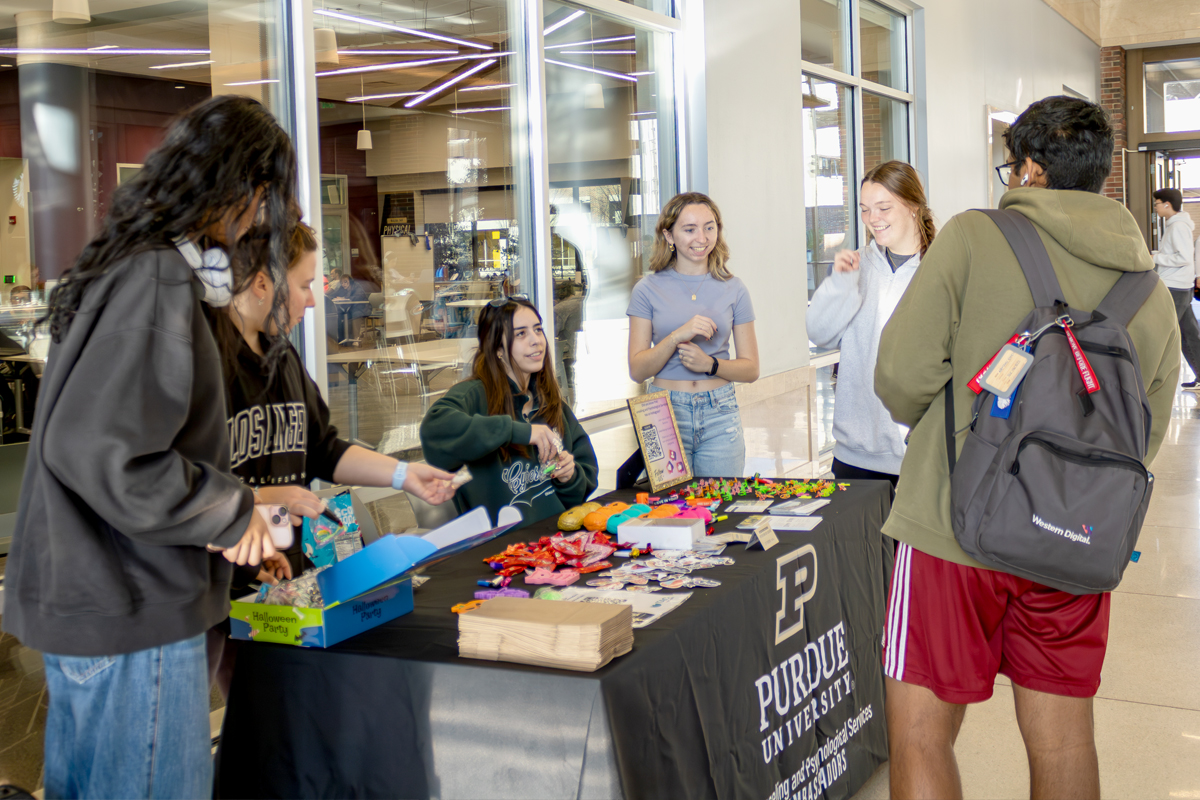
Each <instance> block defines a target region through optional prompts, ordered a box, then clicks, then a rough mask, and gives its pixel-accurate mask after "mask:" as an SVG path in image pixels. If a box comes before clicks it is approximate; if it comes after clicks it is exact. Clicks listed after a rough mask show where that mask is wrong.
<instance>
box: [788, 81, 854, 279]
mask: <svg viewBox="0 0 1200 800" xmlns="http://www.w3.org/2000/svg"><path fill="white" fill-rule="evenodd" d="M852 96H853V93H852V91H851V90H850V89H849V88H848V87H846V86H839V85H838V84H836V83H833V82H831V81H825V80H821V79H820V78H814V77H812V76H809V75H806V76H805V77H804V125H803V143H802V146H803V147H804V155H805V163H806V165H807V169H806V171H805V176H804V213H805V219H804V223H805V224H804V227H805V231H806V234H807V242H806V249H807V253H808V289H809V296H810V297H811V296H812V293H813V292H815V291H816V290H817V286H819V285H820V283H821V281H822V280H824V278H825V276H826V275H828V274H829V269H830V267H832V266H833V255H834V253H836V252H837V251H838V250H847V249H848V250H854V249H857V248H858V224H857V221H856V220H857V216H856V215H855V213H854V211H853V208H852V206H853V204H854V203H856V202H857V201H856V199H855V188H856V184H857V182H856V180H855V177H854V176H855V168H854V163H855V161H854V132H853V130H852V128H851V121H852V118H851V107H852V102H853V100H852Z"/></svg>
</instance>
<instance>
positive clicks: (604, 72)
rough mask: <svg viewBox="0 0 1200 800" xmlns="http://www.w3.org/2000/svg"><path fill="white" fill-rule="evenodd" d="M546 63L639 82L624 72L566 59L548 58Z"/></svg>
mask: <svg viewBox="0 0 1200 800" xmlns="http://www.w3.org/2000/svg"><path fill="white" fill-rule="evenodd" d="M546 63H547V64H553V65H555V66H556V67H569V68H570V69H578V70H583V71H584V72H592V73H595V74H596V75H603V76H605V77H606V78H616V79H618V80H622V81H629V82H631V83H637V78H635V77H633V76H632V75H626V74H625V73H624V72H612V71H611V70H607V69H599V68H597V67H585V66H583V65H582V64H571V63H568V62H566V61H555V60H554V59H552V58H547V59H546Z"/></svg>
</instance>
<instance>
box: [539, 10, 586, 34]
mask: <svg viewBox="0 0 1200 800" xmlns="http://www.w3.org/2000/svg"><path fill="white" fill-rule="evenodd" d="M582 16H583V12H582V11H576V12H575V13H574V14H568V15H567V16H565V17H563V18H562V19H560V20H559V21H558V22H556V23H554V24H553V25H551V26H550V27H549V28H546V30H544V31H542V36H549V35H550V34H552V33H554V32H555V31H556V30H558V29H559V28H561V27H562V26H563V25H566V24H568V23H570V22H573V21H574V20H577V19H579V18H580V17H582Z"/></svg>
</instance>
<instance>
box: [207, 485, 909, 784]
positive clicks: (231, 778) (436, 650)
mask: <svg viewBox="0 0 1200 800" xmlns="http://www.w3.org/2000/svg"><path fill="white" fill-rule="evenodd" d="M614 499H622V500H632V493H630V492H616V493H613V494H610V495H607V496H605V497H604V498H602V500H603V501H605V502H608V501H611V500H614ZM832 501H833V502H832V503H831V504H830V505H828V506H826V507H825V508H824V509H822V516H823V517H824V521H823V522H822V523H821V525H820V526H818V527H817V529H816V530H815V531H813V532H811V533H789V532H780V533H779V539H780V541H779V544H778V545H776V546H775V547H774V548H773V549H771V550H769V551H766V552H763V551H760V550H754V551H747V550H745V549H744V547H743V546H742V545H732V546H730V547H729V548H728V549H727V550H726V554H727V555H731V556H733V557H734V558H735V559H736V563H735V564H734V565H733V566H730V567H719V568H716V569H711V570H706V571H704V572H703V573H699V574H703V575H704V576H706V577H712V578H716V579H718V580H720V581H721V586H720V587H717V588H714V589H694V590H692V597H691V599H689V600H688V601H687V602H685V603H684V604H683V605H682V606H681V607H680V608H678V609H677V610H675V611H673V612H672V613H670V614H668V615H667V616H666V617H664V618H663V619H661V620H659V621H658V622H657V623H655V624H653V625H651V626H650V627H648V628H644V629H641V630H635V631H634V648H633V651H632V652H631V653H629V654H627V655H625V656H622V657H620V658H617V659H615V660H614V661H612V662H611V663H610V664H608V665H606V666H605V667H602V668H601V669H599V670H597V671H596V672H593V673H579V672H569V671H565V670H553V669H543V668H538V667H529V666H524V665H520V664H509V663H504V662H487V661H474V660H470V659H461V658H459V657H458V645H457V618H456V617H455V616H454V615H453V614H452V613H450V610H449V609H450V606H451V605H453V604H455V603H459V602H463V601H465V600H468V599H470V598H471V597H472V596H473V593H474V591H476V588H477V587H476V585H475V581H476V580H477V579H479V578H483V577H487V576H488V575H489V574H490V572H489V570H488V569H487V568H486V567H485V566H484V565H483V564H482V563H481V561H482V559H483V558H484V557H486V556H488V555H491V554H493V553H495V552H499V551H501V550H503V549H504V547H505V546H506V545H508V544H511V543H513V542H519V541H530V540H533V539H536V538H537V537H538V536H541V535H546V534H549V533H551V532H553V530H554V520H546V521H543V522H542V523H539V524H535V525H531V526H530V527H529V528H527V529H525V530H521V531H515V532H512V533H509V534H506V535H505V536H503V537H501V538H500V539H498V540H496V541H495V542H492V543H489V544H487V545H484V546H483V547H482V548H480V549H478V550H475V551H472V552H469V553H464V554H462V555H459V556H456V557H454V558H451V559H448V560H447V561H445V562H443V563H442V564H439V565H436V566H434V567H432V568H431V569H430V570H429V572H428V573H427V574H428V575H429V576H430V581H429V582H428V583H427V584H425V585H423V586H422V587H420V588H419V589H418V590H417V591H416V595H415V598H416V608H415V610H414V611H413V613H411V614H408V615H406V616H404V617H401V618H399V619H397V620H394V621H392V622H390V623H386V624H384V625H381V626H380V627H378V628H375V629H373V630H370V631H367V632H365V633H363V634H360V635H359V636H356V637H354V638H353V639H350V640H348V641H346V642H343V643H341V644H339V645H335V646H334V647H332V648H330V649H328V650H316V649H309V648H299V647H288V646H285V645H270V644H261V643H255V644H243V646H242V647H241V648H239V656H238V664H237V670H236V673H235V675H234V680H233V687H232V691H231V693H230V697H229V704H228V707H227V709H226V713H225V726H224V730H223V732H222V736H221V747H220V751H219V754H218V761H217V792H218V796H220V797H268V796H273V797H372V796H388V797H439V798H456V797H463V798H478V797H489V798H500V797H505V798H507V797H512V798H529V797H537V798H550V797H597V798H601V797H603V798H607V797H629V798H636V797H646V798H662V797H688V798H695V797H705V798H707V797H721V798H750V799H751V800H766V798H768V797H769V796H770V795H771V794H772V792H773V791H774V789H775V787H776V785H777V783H779V782H783V781H789V782H790V781H792V780H793V779H794V780H795V787H794V789H793V791H792V792H791V796H793V797H795V796H799V794H800V789H801V787H803V786H806V785H811V784H812V782H813V781H814V780H821V779H822V774H823V775H824V777H825V778H830V779H831V781H830V783H831V785H830V786H829V788H828V789H826V790H825V795H824V796H826V797H829V798H843V797H849V796H850V795H852V794H853V793H854V792H855V791H857V790H858V788H859V787H860V786H861V785H862V783H863V782H865V781H866V779H867V778H868V777H870V775H871V774H872V772H873V771H874V770H875V768H876V767H877V766H878V765H879V764H881V763H883V761H884V760H886V758H887V740H886V733H885V726H884V715H883V679H882V672H881V668H880V651H881V637H882V632H883V625H884V614H885V611H884V603H885V596H886V582H887V576H888V575H889V574H890V569H891V562H892V544H891V540H889V539H885V538H884V537H883V536H882V534H881V533H880V530H881V528H882V525H883V520H884V519H885V517H886V516H887V514H888V512H889V510H890V508H891V486H890V484H888V483H886V482H876V481H858V482H854V483H852V485H851V487H850V488H849V490H847V491H845V492H839V493H837V494H835V495H834V497H833V498H832ZM741 518H743V515H731V517H730V519H729V520H728V521H726V522H724V523H720V524H719V525H718V530H721V529H722V528H724V529H729V528H731V527H732V525H733V524H734V523H735V522H736V521H737V520H738V519H741ZM522 583H523V582H522V581H520V580H517V581H516V585H518V586H520V585H522ZM839 626H840V627H839ZM839 631H840V633H841V635H842V636H844V641H845V650H846V657H845V663H843V664H840V665H839V664H837V663H834V660H835V659H836V658H838V651H837V649H836V647H835V645H836V639H837V635H838V632H839ZM822 648H826V649H825V656H826V664H825V666H826V667H827V668H828V669H827V670H826V672H828V673H829V674H827V675H824V677H823V678H822V679H818V680H817V687H816V690H815V691H813V692H811V694H808V693H805V697H804V699H803V700H802V701H801V702H800V703H792V702H791V694H790V692H791V690H792V687H795V686H796V683H795V680H794V678H795V676H794V675H793V674H792V671H791V669H790V668H789V665H795V664H796V663H797V660H799V661H800V662H803V661H804V660H805V658H806V655H807V654H811V653H815V654H816V658H817V668H818V669H820V668H821V663H820V659H821V655H820V653H821V649H822ZM781 669H782V670H783V676H782V678H780V676H779V671H780V670H781ZM764 681H765V682H767V684H771V685H772V686H773V688H772V692H773V693H774V692H775V687H776V686H777V688H778V694H777V697H778V698H779V701H778V702H779V709H777V708H776V701H775V699H774V698H773V699H772V702H771V703H769V704H768V706H767V708H766V710H765V711H764V710H763V707H762V704H761V695H760V691H762V690H763V687H764V683H763V682H764ZM772 682H773V683H772ZM846 689H849V693H848V694H847V693H845V691H846ZM785 695H786V702H784V699H785ZM821 703H825V704H827V706H828V707H827V710H828V713H827V714H825V715H824V716H821V717H820V719H819V720H818V721H816V722H815V727H811V728H809V729H808V730H807V731H804V732H802V734H800V735H797V734H796V729H795V728H794V727H793V726H795V725H801V726H803V725H805V724H806V723H805V713H806V711H807V713H809V714H810V719H809V723H812V722H813V718H812V717H811V713H812V710H813V709H814V705H813V704H816V705H815V708H816V709H820V708H821V706H820V704H821ZM764 718H765V722H766V723H767V724H766V727H765V728H763V726H762V723H763V722H764ZM851 721H853V722H851ZM850 726H853V727H854V730H855V733H854V734H853V735H850V736H849V737H848V739H847V740H846V741H845V742H844V743H842V744H838V745H835V746H833V747H832V748H831V749H830V750H829V751H828V753H827V755H828V760H827V761H826V762H825V766H824V767H822V769H821V770H819V771H818V772H816V773H814V772H813V771H812V770H811V769H809V768H808V767H807V766H806V760H807V759H809V758H810V757H811V756H813V755H814V754H816V753H817V751H818V748H819V747H820V745H821V744H824V743H825V742H827V741H829V740H830V738H832V737H836V736H837V735H838V734H839V732H841V731H843V730H847V731H849V730H850ZM860 726H861V727H860ZM818 734H820V735H819V736H818ZM776 745H778V747H779V748H780V750H781V752H776V751H775V748H776ZM809 766H811V762H809Z"/></svg>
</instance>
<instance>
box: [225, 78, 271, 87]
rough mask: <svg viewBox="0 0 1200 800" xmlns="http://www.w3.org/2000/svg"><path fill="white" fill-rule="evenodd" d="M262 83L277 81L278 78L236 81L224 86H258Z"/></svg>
mask: <svg viewBox="0 0 1200 800" xmlns="http://www.w3.org/2000/svg"><path fill="white" fill-rule="evenodd" d="M264 83H279V79H278V78H266V79H264V80H261V81H238V82H236V83H227V84H225V85H226V86H259V85H261V84H264Z"/></svg>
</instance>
